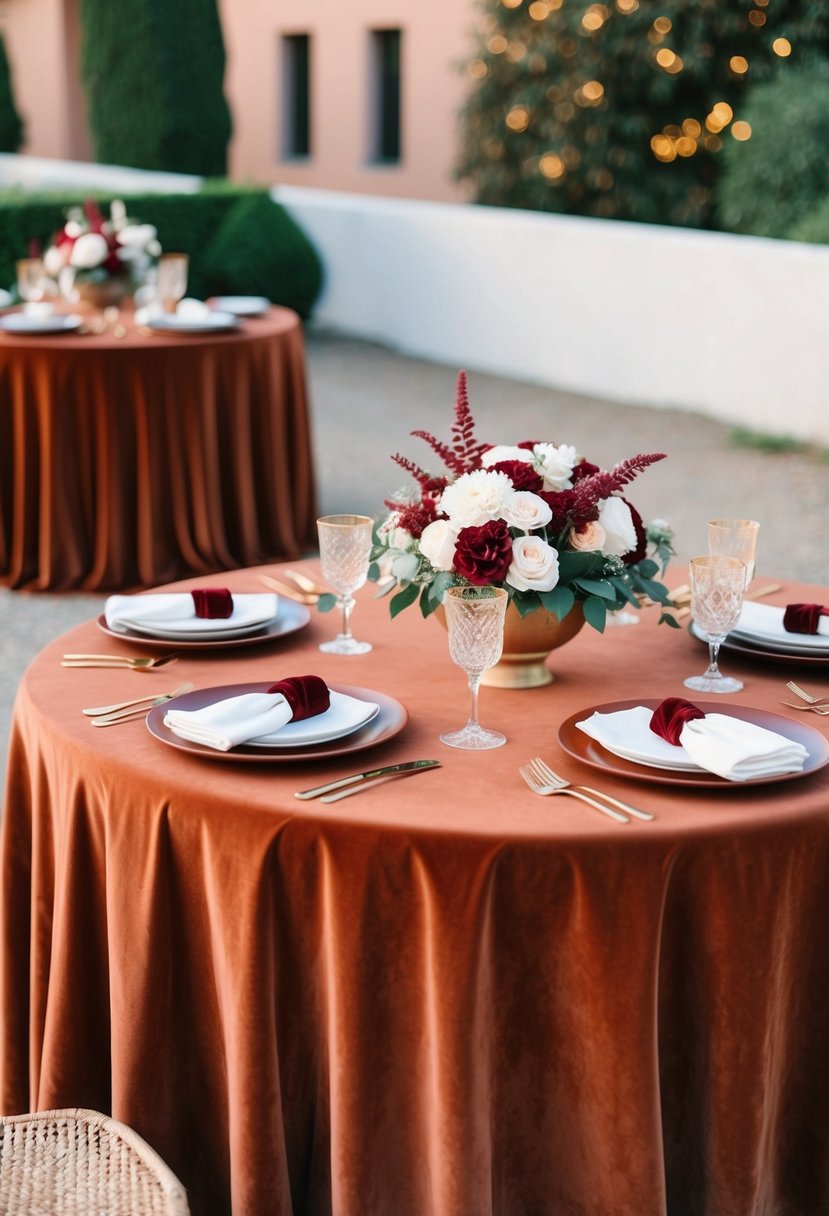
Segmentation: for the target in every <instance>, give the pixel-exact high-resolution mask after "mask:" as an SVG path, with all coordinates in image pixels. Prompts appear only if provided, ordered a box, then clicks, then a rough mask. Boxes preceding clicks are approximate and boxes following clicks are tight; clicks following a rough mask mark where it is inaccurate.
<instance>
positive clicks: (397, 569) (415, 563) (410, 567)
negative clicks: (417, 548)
mask: <svg viewBox="0 0 829 1216" xmlns="http://www.w3.org/2000/svg"><path fill="white" fill-rule="evenodd" d="M391 569H392V574H393V575H394V577H395V578H396V579H397V581H398V582H400V583H407V582H409V581H410V580H411V579H413V578H416V577H417V574H418V571H419V570H420V558H419V557H418V556H417V554H416V553H400V554H398V556H396V557H395V558H394V559H393V560H392V564H391Z"/></svg>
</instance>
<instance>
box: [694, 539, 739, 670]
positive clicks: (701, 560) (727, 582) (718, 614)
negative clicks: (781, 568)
mask: <svg viewBox="0 0 829 1216" xmlns="http://www.w3.org/2000/svg"><path fill="white" fill-rule="evenodd" d="M745 586H746V564H745V562H743V561H740V559H739V558H737V557H721V556H720V555H718V554H715V555H712V554H708V555H707V556H706V557H692V558H691V614H692V616H693V618H694V623H695V624H696V625H697V627H698V628H699V630H700V632H701V633H702V635H703V637H704V638H705V640H706V641H707V642H708V670H707V671H706V672H705V673H704V674H703V675H701V676H690V677H689V679H687V680H686V681H685V687H686V688H693V689H694V690H695V691H696V692H739V691H740V689H741V688H742V687H743V683H742V680H735V679H734V677H733V676H724V675H723V674H722V672H721V671H720V669H719V667H718V666H717V658H718V655H719V651H720V646H721V645H722V643H723V642H724V641H725V637H726V635H727V633H728V631H729V629H733V628H734V626H735V625H736V624H737V621H738V620H739V619H740V611H741V609H742V606H743V591H744V590H745Z"/></svg>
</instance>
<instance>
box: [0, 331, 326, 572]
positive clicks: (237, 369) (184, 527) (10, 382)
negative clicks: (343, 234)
mask: <svg viewBox="0 0 829 1216" xmlns="http://www.w3.org/2000/svg"><path fill="white" fill-rule="evenodd" d="M125 315H126V317H127V320H128V322H129V323H128V325H127V334H126V336H125V337H124V338H115V337H113V336H112V335H93V334H61V335H59V336H56V337H45V336H41V337H37V338H35V337H12V336H10V335H8V334H3V335H0V583H4V584H5V585H7V586H10V587H31V588H36V589H38V590H45V589H48V588H52V589H58V588H60V589H65V588H85V589H87V590H97V589H109V590H114V589H119V588H121V589H124V588H130V587H138V586H145V587H146V586H153V585H155V584H157V583H159V582H163V581H167V580H169V579H172V578H177V577H181V576H183V575H186V574H190V573H196V572H203V573H208V572H211V571H215V570H224V569H231V568H235V567H239V566H248V565H251V564H253V563H257V562H262V561H268V560H272V559H274V558H277V557H285V558H288V557H296V556H297V555H298V554H299V553H300V552H301V551H302V550H303V549H307V548H308V547H309V545H312V544H314V543H315V536H316V533H315V528H314V520H315V518H316V509H315V489H314V477H313V468H312V451H311V436H310V422H309V417H308V401H307V389H306V378H305V361H304V345H303V338H302V330H301V327H300V323H299V319H298V317H297V316H296V314H295V313H293V312H291V311H289V310H288V309H283V308H277V309H272V310H271V311H270V313H269V314H268V315H267V316H265V317H252V318H249V319H245V320H244V321H243V322H242V323H241V325H240V328H239V330H237V331H234V332H230V333H215V334H187V335H176V334H173V335H171V334H161V333H155V334H153V333H149V332H146V333H145V332H142V331H140V330H138V329H136V328H135V327H134V326H133V325H132V323H131V319H130V314H125Z"/></svg>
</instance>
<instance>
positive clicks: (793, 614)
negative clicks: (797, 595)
mask: <svg viewBox="0 0 829 1216" xmlns="http://www.w3.org/2000/svg"><path fill="white" fill-rule="evenodd" d="M822 616H829V608H827V607H825V605H823V604H787V605H786V611H785V612H784V613H783V628H784V629H785V630H786V631H787V632H788V633H817V631H818V626H819V625H820V618H821V617H822Z"/></svg>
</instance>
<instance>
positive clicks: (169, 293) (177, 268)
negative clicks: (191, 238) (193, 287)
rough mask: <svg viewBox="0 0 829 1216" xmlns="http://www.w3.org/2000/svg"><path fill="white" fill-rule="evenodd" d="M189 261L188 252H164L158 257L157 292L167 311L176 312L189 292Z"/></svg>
mask: <svg viewBox="0 0 829 1216" xmlns="http://www.w3.org/2000/svg"><path fill="white" fill-rule="evenodd" d="M189 262H190V259H189V258H188V256H187V254H186V253H162V255H161V257H160V258H159V259H158V268H157V271H156V292H157V295H158V298H159V300H160V301H161V306H162V308H163V309H164V311H165V312H175V311H176V305H177V304H178V302H179V300H181V299H183V298H184V296H185V295H186V293H187V270H188V266H189Z"/></svg>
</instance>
